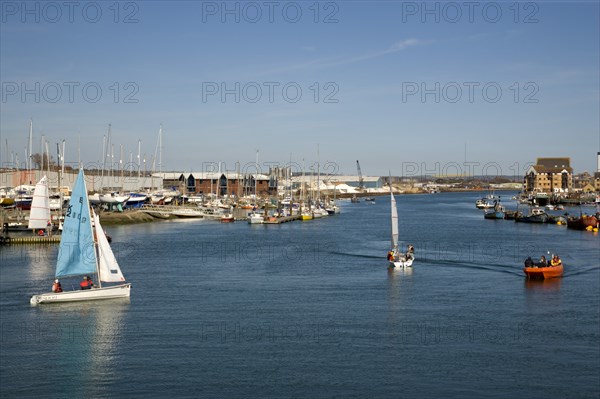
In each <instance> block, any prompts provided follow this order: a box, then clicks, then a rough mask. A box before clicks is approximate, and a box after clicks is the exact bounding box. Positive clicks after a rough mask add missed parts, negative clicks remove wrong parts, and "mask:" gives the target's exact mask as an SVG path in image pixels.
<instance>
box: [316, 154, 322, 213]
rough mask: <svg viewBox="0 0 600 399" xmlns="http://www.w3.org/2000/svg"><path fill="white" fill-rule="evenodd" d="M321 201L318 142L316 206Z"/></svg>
mask: <svg viewBox="0 0 600 399" xmlns="http://www.w3.org/2000/svg"><path fill="white" fill-rule="evenodd" d="M320 202H321V156H320V154H319V144H317V208H318V207H319V205H320Z"/></svg>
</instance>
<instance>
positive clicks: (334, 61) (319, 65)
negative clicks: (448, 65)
mask: <svg viewBox="0 0 600 399" xmlns="http://www.w3.org/2000/svg"><path fill="white" fill-rule="evenodd" d="M432 43H435V40H424V39H415V38H410V39H404V40H400V41H398V42H396V43H393V44H392V45H391V46H389V47H388V48H387V49H383V50H378V51H373V52H369V53H364V54H359V55H354V56H336V57H326V58H319V59H313V60H309V61H305V62H301V63H298V64H294V65H288V66H284V67H281V68H276V69H272V70H269V71H265V73H274V72H286V71H292V70H299V69H324V68H332V67H338V66H343V65H350V64H355V63H358V62H363V61H368V60H371V59H374V58H379V57H383V56H385V55H388V54H393V53H397V52H400V51H404V50H406V49H409V48H411V47H417V46H423V45H428V44H432Z"/></svg>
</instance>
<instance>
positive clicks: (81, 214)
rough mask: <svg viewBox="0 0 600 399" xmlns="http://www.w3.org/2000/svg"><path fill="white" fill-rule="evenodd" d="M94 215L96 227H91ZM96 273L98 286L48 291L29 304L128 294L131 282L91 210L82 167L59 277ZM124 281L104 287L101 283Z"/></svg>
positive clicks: (60, 256) (68, 219)
mask: <svg viewBox="0 0 600 399" xmlns="http://www.w3.org/2000/svg"><path fill="white" fill-rule="evenodd" d="M92 218H93V221H94V223H93V224H94V226H93V227H92ZM94 273H95V274H96V275H97V281H98V287H97V288H91V289H85V290H75V291H64V292H58V293H55V292H49V293H45V294H38V295H33V296H32V297H31V300H30V303H31V304H32V305H37V304H40V303H60V302H73V301H90V300H99V299H111V298H121V297H129V295H130V290H131V284H130V283H125V277H123V273H121V269H120V268H119V264H118V263H117V260H116V258H115V255H114V254H113V252H112V249H111V248H110V244H109V243H108V240H107V238H106V235H105V234H104V231H103V230H102V226H101V225H100V219H99V218H98V216H97V215H96V214H95V213H94V211H93V210H92V211H91V212H90V204H89V200H88V195H87V189H86V186H85V177H84V174H83V169H80V170H79V175H78V176H77V181H76V182H75V186H74V187H73V194H72V195H71V200H70V201H69V207H68V209H67V212H66V213H65V221H64V225H63V233H62V237H61V240H60V247H59V251H58V259H57V261H56V273H55V276H56V278H59V277H68V276H84V275H91V274H94ZM103 282H104V283H123V284H117V285H111V286H104V287H103V286H102V283H103Z"/></svg>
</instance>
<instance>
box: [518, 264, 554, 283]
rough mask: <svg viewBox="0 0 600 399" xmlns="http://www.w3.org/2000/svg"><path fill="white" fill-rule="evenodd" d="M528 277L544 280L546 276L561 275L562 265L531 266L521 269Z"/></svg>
mask: <svg viewBox="0 0 600 399" xmlns="http://www.w3.org/2000/svg"><path fill="white" fill-rule="evenodd" d="M523 271H524V272H525V275H526V276H527V278H528V279H532V280H544V279H547V278H554V277H561V276H562V274H563V265H562V263H560V264H559V265H556V266H542V267H538V266H532V267H526V268H524V269H523Z"/></svg>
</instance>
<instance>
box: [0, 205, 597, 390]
mask: <svg viewBox="0 0 600 399" xmlns="http://www.w3.org/2000/svg"><path fill="white" fill-rule="evenodd" d="M506 197H507V198H508V197H509V195H506ZM475 199H477V194H472V193H467V194H464V193H460V194H458V193H450V194H437V195H414V196H398V197H397V201H398V207H399V216H400V238H401V241H403V244H406V243H409V242H410V243H412V244H413V245H414V246H415V248H416V255H417V260H416V261H415V263H414V268H413V269H408V270H405V271H403V270H399V271H390V270H388V269H387V264H386V261H385V255H386V251H387V250H388V247H389V232H390V220H389V219H390V216H389V215H390V210H389V197H377V198H376V203H375V204H368V203H364V202H363V203H360V204H351V203H349V202H343V203H342V214H341V215H338V216H334V217H328V218H324V219H320V220H313V221H307V222H293V223H286V224H282V225H271V226H260V225H248V224H247V223H241V222H240V223H233V224H220V223H216V222H210V221H172V222H159V223H152V224H140V225H132V226H118V227H107V230H108V232H109V234H111V235H112V237H113V248H114V250H115V252H116V254H117V257H118V259H119V262H120V264H121V267H122V269H123V272H124V274H125V276H126V277H127V278H128V280H129V281H130V282H131V283H132V284H133V287H132V296H131V298H130V299H129V300H111V301H104V302H90V303H74V304H63V305H46V306H37V307H32V306H30V305H29V297H30V296H31V295H32V294H34V293H40V292H45V291H48V290H49V288H50V286H51V282H52V276H53V273H54V267H55V260H56V255H57V247H56V246H54V247H32V246H28V247H22V246H13V247H4V248H1V249H0V260H1V265H0V305H1V307H0V322H1V328H2V330H1V334H2V335H1V344H2V346H1V350H0V378H1V379H0V396H1V397H128V396H129V397H226V398H242V397H244V398H246V397H260V398H265V397H306V398H316V397H340V398H351V397H357V398H358V397H360V398H363V397H414V398H435V397H456V398H466V397H470V398H482V397H492V398H494V397H495V398H509V397H511V398H566V397H574V398H597V397H598V396H599V395H600V331H599V330H600V322H599V320H600V317H599V313H600V296H599V287H600V264H599V263H600V261H599V259H600V237H598V235H597V234H594V233H589V232H578V231H571V230H567V229H566V228H565V227H564V226H563V227H560V226H556V225H528V224H519V223H514V222H511V221H493V220H484V219H483V215H482V213H481V211H478V210H477V209H475V206H474V201H475ZM507 205H508V207H511V206H512V207H513V208H514V207H515V206H516V205H514V204H510V203H508V202H507ZM571 211H572V212H576V213H578V212H579V210H578V209H573V210H571ZM590 211H591V209H590ZM547 251H550V252H551V253H558V254H559V255H561V257H562V259H563V261H564V263H565V275H564V277H563V278H562V279H555V280H553V281H544V282H528V281H526V280H525V279H524V276H523V273H522V270H521V269H522V261H523V259H524V258H525V257H526V256H528V255H532V256H534V257H537V256H539V255H542V254H545V253H546V252H547ZM65 288H68V283H67V287H65Z"/></svg>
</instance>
